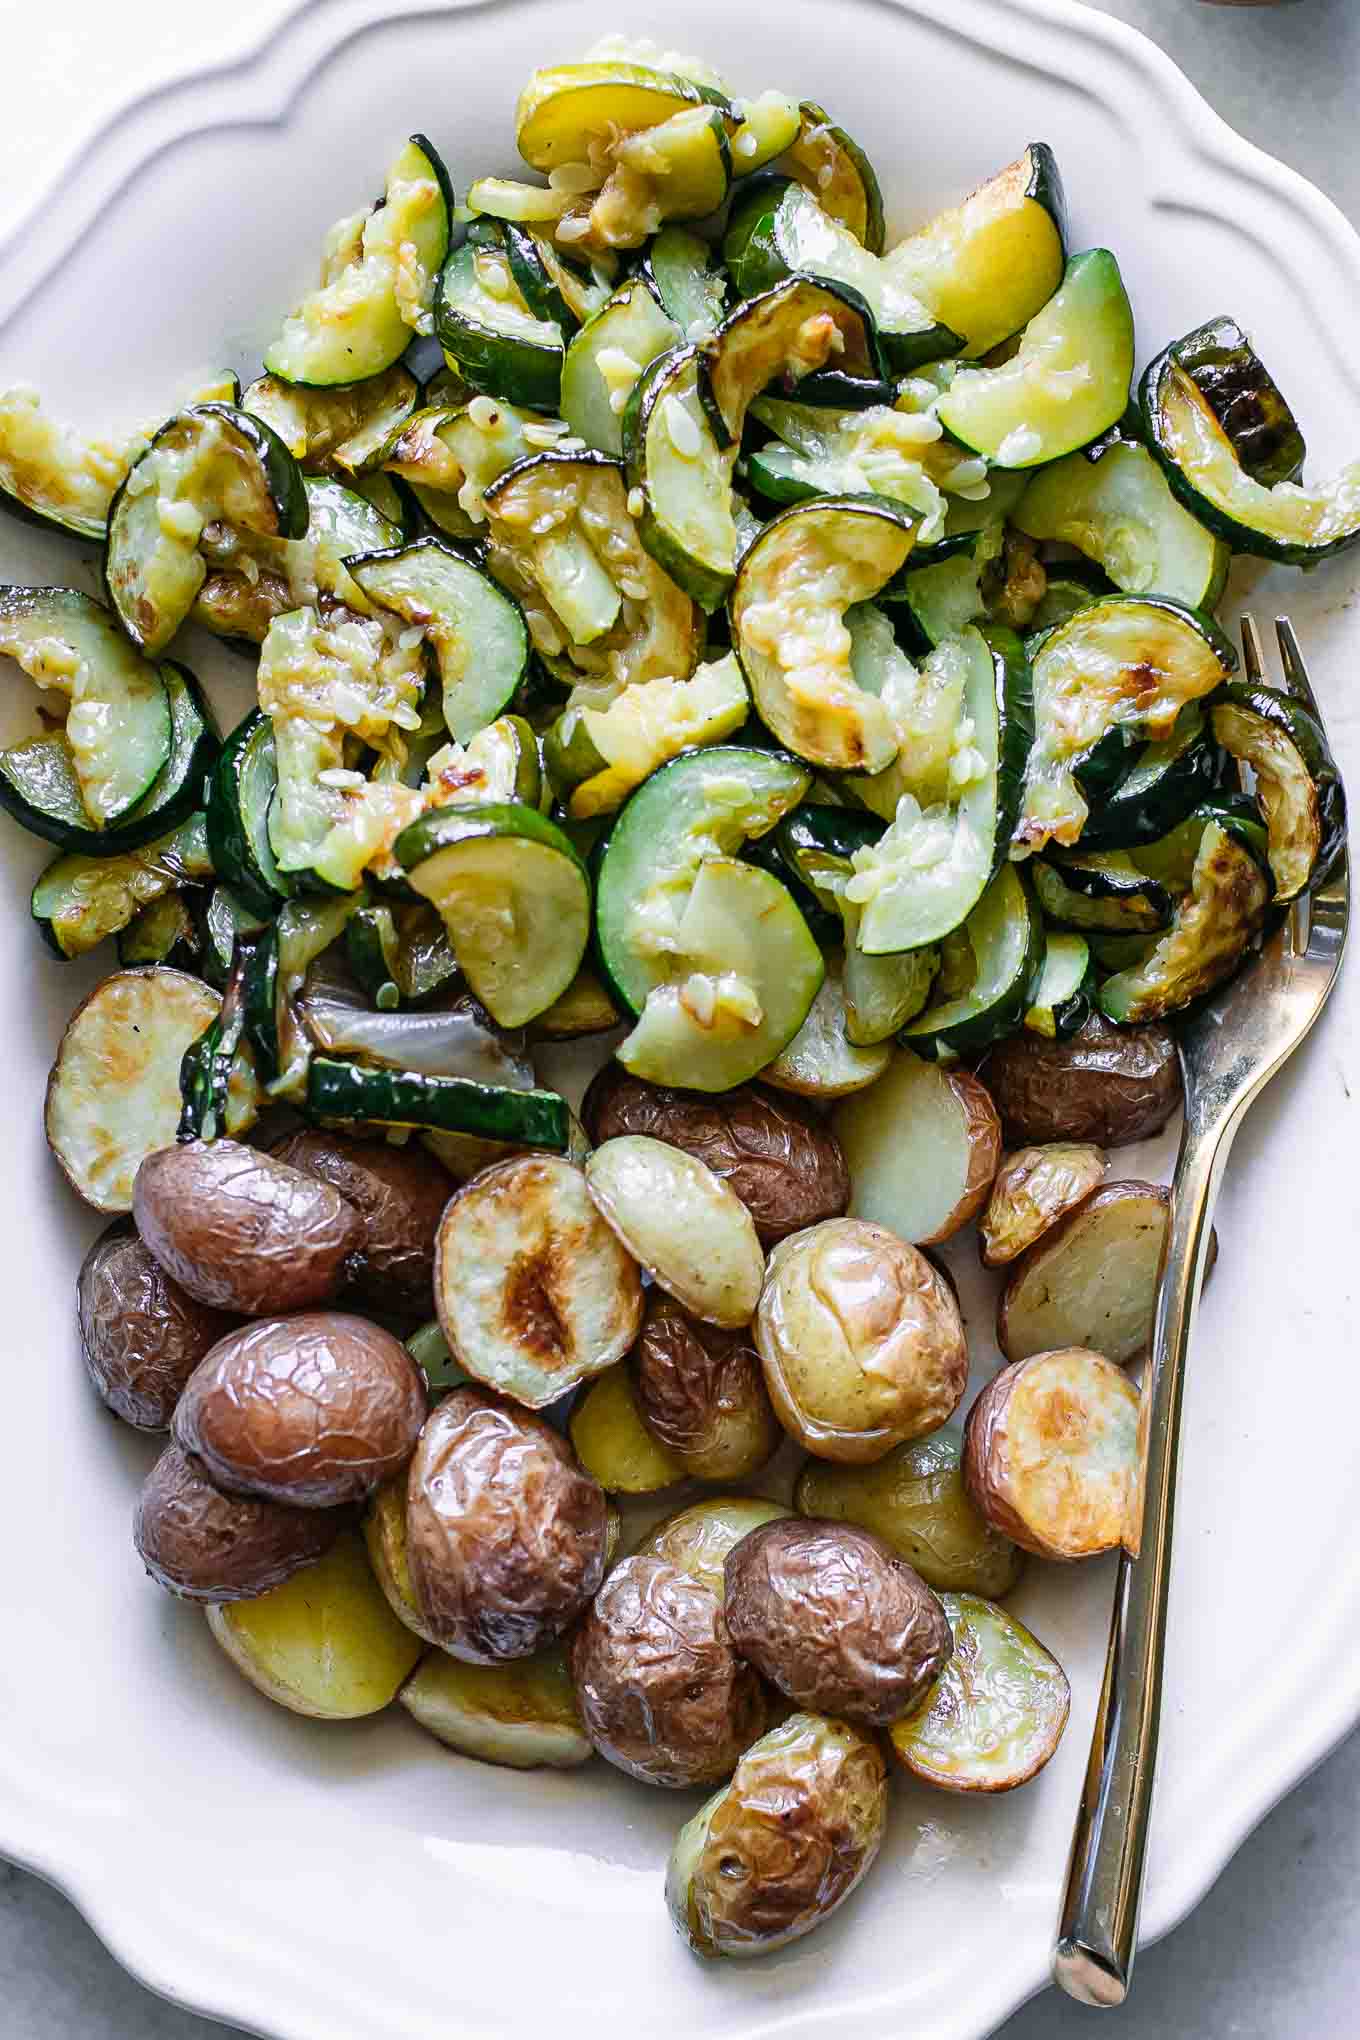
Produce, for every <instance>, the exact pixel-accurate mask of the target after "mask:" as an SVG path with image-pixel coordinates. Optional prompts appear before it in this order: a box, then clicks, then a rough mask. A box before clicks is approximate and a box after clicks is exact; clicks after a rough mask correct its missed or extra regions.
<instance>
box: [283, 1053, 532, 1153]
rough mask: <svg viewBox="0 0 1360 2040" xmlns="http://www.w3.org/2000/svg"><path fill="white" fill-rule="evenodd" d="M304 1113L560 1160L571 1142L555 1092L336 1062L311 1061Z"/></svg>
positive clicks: (316, 1057)
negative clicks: (497, 1143) (467, 1138)
mask: <svg viewBox="0 0 1360 2040" xmlns="http://www.w3.org/2000/svg"><path fill="white" fill-rule="evenodd" d="M307 1111H308V1113H309V1114H310V1116H311V1117H312V1118H314V1119H322V1120H338V1121H342V1122H343V1123H344V1124H345V1125H347V1126H356V1127H365V1126H373V1127H384V1128H385V1127H389V1126H406V1127H418V1128H420V1129H421V1130H422V1131H431V1132H435V1133H466V1134H473V1135H475V1136H476V1137H477V1138H478V1139H480V1140H504V1141H512V1142H513V1143H514V1144H515V1145H516V1146H517V1147H537V1148H547V1149H553V1150H556V1152H557V1153H558V1154H562V1153H565V1151H566V1149H567V1147H568V1145H569V1144H570V1138H571V1113H570V1111H569V1110H568V1108H567V1101H566V1099H565V1098H561V1097H559V1096H558V1094H557V1092H556V1091H539V1090H529V1091H522V1090H515V1089H512V1088H509V1087H507V1086H504V1085H499V1084H481V1083H477V1082H476V1081H474V1080H473V1079H472V1078H470V1077H440V1076H431V1075H429V1074H428V1073H427V1072H426V1071H424V1070H397V1069H375V1068H374V1067H373V1066H372V1065H371V1064H368V1063H362V1062H353V1061H350V1060H347V1059H346V1058H344V1057H341V1056H326V1055H314V1056H312V1058H311V1060H310V1061H309V1063H308V1065H307Z"/></svg>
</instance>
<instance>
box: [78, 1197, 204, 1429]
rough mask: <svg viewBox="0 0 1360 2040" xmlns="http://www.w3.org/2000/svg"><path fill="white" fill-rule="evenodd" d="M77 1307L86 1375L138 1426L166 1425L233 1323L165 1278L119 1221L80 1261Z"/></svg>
mask: <svg viewBox="0 0 1360 2040" xmlns="http://www.w3.org/2000/svg"><path fill="white" fill-rule="evenodd" d="M76 1309H77V1315H78V1317H79V1320H80V1343H81V1347H82V1350H83V1352H84V1355H85V1365H86V1368H87V1370H88V1372H89V1376H90V1380H91V1381H92V1382H93V1383H94V1386H95V1389H96V1390H97V1391H98V1394H99V1395H100V1397H101V1398H102V1400H103V1401H104V1402H105V1403H106V1404H107V1406H108V1408H109V1409H111V1410H112V1411H113V1413H114V1415H115V1416H118V1417H121V1418H122V1419H123V1422H124V1423H125V1424H132V1425H134V1426H135V1427H136V1428H137V1429H138V1430H139V1431H166V1430H168V1429H169V1428H170V1419H171V1417H172V1416H173V1415H174V1412H175V1404H176V1403H177V1402H178V1401H179V1398H180V1395H181V1393H182V1391H183V1388H184V1384H185V1382H186V1381H187V1380H188V1379H189V1376H190V1375H191V1374H192V1373H193V1371H194V1369H195V1368H196V1367H197V1365H198V1363H199V1361H200V1360H201V1359H202V1358H203V1356H204V1354H205V1353H206V1352H207V1351H208V1350H209V1348H210V1347H212V1346H215V1345H216V1344H217V1341H218V1340H219V1339H221V1338H223V1337H225V1335H226V1334H227V1333H228V1332H229V1331H230V1330H231V1328H232V1325H233V1323H234V1320H233V1319H232V1318H231V1317H230V1316H228V1314H227V1313H226V1312H225V1311H220V1310H213V1309H211V1308H210V1307H209V1305H207V1304H206V1303H200V1302H199V1301H198V1299H197V1298H196V1297H193V1296H190V1295H189V1294H188V1293H187V1291H185V1290H183V1289H181V1288H180V1286H179V1284H178V1283H177V1282H172V1281H171V1280H170V1277H169V1276H168V1275H167V1274H166V1272H165V1270H164V1269H163V1268H162V1267H161V1264H160V1262H159V1261H158V1260H157V1259H156V1257H155V1255H154V1254H153V1253H152V1252H151V1250H150V1248H149V1247H147V1246H146V1245H145V1244H144V1242H143V1241H141V1240H139V1239H138V1237H137V1235H136V1233H135V1232H134V1231H133V1230H132V1227H131V1226H130V1225H129V1223H128V1221H127V1220H126V1219H119V1220H117V1221H116V1222H115V1223H114V1224H113V1225H111V1226H110V1227H109V1229H108V1231H107V1232H105V1233H101V1234H100V1236H99V1238H98V1239H97V1240H96V1241H95V1243H94V1245H93V1246H92V1247H91V1248H90V1251H89V1253H88V1254H87V1255H86V1256H85V1259H84V1261H83V1262H82V1263H81V1269H80V1274H79V1276H78V1278H77V1281H76Z"/></svg>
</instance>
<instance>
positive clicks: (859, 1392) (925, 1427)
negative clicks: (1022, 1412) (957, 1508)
mask: <svg viewBox="0 0 1360 2040" xmlns="http://www.w3.org/2000/svg"><path fill="white" fill-rule="evenodd" d="M753 1331H754V1334H755V1342H756V1350H757V1351H758V1352H759V1354H760V1358H761V1363H762V1365H763V1366H764V1369H765V1386H766V1387H767V1388H768V1390H769V1392H770V1400H771V1402H772V1403H773V1404H774V1408H775V1414H776V1415H777V1416H778V1418H779V1421H780V1423H781V1424H782V1425H783V1426H784V1429H785V1430H786V1431H787V1432H788V1433H789V1435H790V1436H791V1437H793V1438H796V1439H797V1440H798V1441H799V1443H800V1444H801V1445H803V1446H804V1447H805V1449H806V1450H807V1451H809V1452H812V1453H814V1454H816V1456H817V1457H818V1458H821V1459H838V1460H843V1461H846V1462H847V1463H855V1464H864V1463H867V1462H868V1461H870V1460H874V1459H881V1458H882V1457H883V1455H884V1454H885V1453H886V1452H890V1451H891V1450H892V1448H893V1446H894V1445H901V1444H904V1443H906V1441H907V1440H908V1439H911V1438H919V1437H920V1436H921V1435H922V1434H923V1433H924V1432H926V1431H933V1430H935V1429H936V1428H937V1427H938V1426H939V1425H940V1424H943V1423H947V1422H948V1420H949V1418H950V1417H951V1416H952V1415H953V1413H954V1411H955V1410H956V1409H957V1408H958V1405H959V1402H960V1400H961V1398H962V1396H963V1392H964V1389H965V1388H966V1387H967V1384H968V1346H967V1341H966V1339H965V1337H964V1331H963V1320H962V1318H961V1316H960V1315H959V1307H958V1304H957V1302H956V1301H955V1298H954V1295H953V1291H952V1289H951V1287H950V1285H949V1284H948V1283H947V1282H945V1281H943V1280H942V1279H941V1277H940V1275H939V1273H938V1272H937V1270H936V1269H935V1268H934V1266H933V1265H932V1264H931V1262H930V1261H929V1260H928V1259H927V1258H926V1256H925V1255H924V1254H923V1253H921V1252H920V1250H919V1249H918V1248H916V1247H911V1246H908V1245H907V1243H906V1242H905V1241H904V1240H900V1239H899V1238H898V1237H897V1235H896V1233H891V1232H889V1231H888V1230H887V1228H886V1227H885V1226H880V1225H872V1224H870V1223H869V1222H868V1221H867V1220H866V1219H858V1218H836V1219H828V1220H827V1221H826V1222H825V1223H824V1224H822V1225H818V1226H810V1227H809V1228H808V1230H807V1231H806V1232H802V1233H795V1234H794V1236H793V1237H792V1239H788V1240H784V1241H782V1242H781V1243H780V1245H779V1246H777V1247H776V1248H775V1250H774V1252H773V1253H772V1254H771V1256H770V1259H769V1262H768V1265H767V1267H766V1271H765V1287H764V1290H763V1291H762V1293H761V1298H760V1305H759V1308H758V1309H757V1311H756V1316H755V1324H754V1326H753Z"/></svg>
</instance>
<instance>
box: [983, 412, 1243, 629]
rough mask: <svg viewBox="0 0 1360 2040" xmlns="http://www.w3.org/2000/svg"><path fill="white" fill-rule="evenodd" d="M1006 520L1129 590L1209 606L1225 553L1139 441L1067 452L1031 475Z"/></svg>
mask: <svg viewBox="0 0 1360 2040" xmlns="http://www.w3.org/2000/svg"><path fill="white" fill-rule="evenodd" d="M1012 522H1013V523H1014V524H1015V525H1016V526H1017V527H1018V528H1019V530H1021V531H1024V532H1027V533H1028V534H1029V536H1030V537H1031V538H1038V539H1056V540H1060V541H1061V542H1062V543H1063V544H1064V545H1074V546H1076V547H1077V549H1078V551H1079V552H1083V553H1085V554H1086V556H1087V558H1088V559H1091V560H1094V561H1095V562H1096V564H1097V566H1099V567H1101V568H1103V570H1104V571H1105V573H1106V574H1108V575H1109V577H1110V579H1111V581H1113V583H1114V585H1115V587H1116V588H1120V589H1122V590H1123V591H1124V592H1125V594H1130V595H1169V596H1171V598H1172V599H1173V600H1174V601H1176V602H1184V603H1187V604H1188V605H1189V607H1190V608H1191V609H1203V610H1206V611H1209V612H1210V613H1212V611H1213V610H1214V609H1215V608H1216V607H1217V605H1218V601H1219V598H1220V596H1221V595H1222V593H1223V585H1224V582H1225V581H1226V580H1227V578H1228V567H1229V564H1230V562H1231V558H1232V555H1231V552H1230V550H1229V547H1228V545H1227V543H1226V542H1225V541H1224V540H1223V539H1221V538H1216V537H1215V536H1214V534H1213V532H1211V531H1210V530H1209V529H1208V527H1207V526H1206V525H1203V524H1201V523H1200V521H1199V519H1198V518H1197V517H1193V516H1191V514H1190V512H1189V511H1188V510H1187V509H1186V508H1185V506H1184V505H1183V504H1182V503H1180V502H1178V501H1177V499H1176V497H1175V496H1174V495H1173V494H1172V492H1171V488H1170V485H1169V484H1168V482H1167V479H1166V476H1165V474H1164V473H1163V471H1162V469H1161V467H1160V466H1159V464H1158V463H1157V461H1156V460H1154V458H1153V456H1152V455H1151V454H1150V453H1149V452H1148V450H1147V448H1146V447H1145V446H1131V445H1126V444H1120V445H1116V446H1111V447H1108V448H1107V449H1106V450H1105V452H1103V453H1102V454H1101V457H1100V459H1099V460H1094V461H1093V460H1088V459H1087V458H1086V456H1085V454H1082V453H1072V454H1069V455H1068V456H1067V458H1066V459H1065V460H1060V461H1057V462H1055V463H1054V465H1053V466H1052V467H1049V468H1045V469H1043V470H1042V472H1041V473H1039V474H1037V475H1036V476H1035V477H1034V480H1033V481H1032V482H1031V483H1030V485H1029V487H1028V488H1027V489H1026V491H1025V493H1024V495H1023V496H1022V497H1021V499H1020V506H1019V508H1018V509H1017V510H1016V511H1015V513H1014V516H1013V518H1012Z"/></svg>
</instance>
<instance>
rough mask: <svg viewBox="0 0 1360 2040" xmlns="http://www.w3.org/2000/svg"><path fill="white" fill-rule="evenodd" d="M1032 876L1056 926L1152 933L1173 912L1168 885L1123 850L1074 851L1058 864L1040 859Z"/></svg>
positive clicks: (1119, 933)
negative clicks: (1146, 870)
mask: <svg viewBox="0 0 1360 2040" xmlns="http://www.w3.org/2000/svg"><path fill="white" fill-rule="evenodd" d="M1032 875H1033V879H1034V890H1035V893H1036V894H1037V895H1038V900H1039V905H1040V906H1041V907H1042V908H1043V910H1044V913H1045V914H1046V915H1047V917H1048V919H1049V920H1050V921H1055V922H1056V923H1057V924H1058V926H1059V927H1060V928H1081V929H1086V928H1099V929H1102V930H1104V931H1105V932H1106V933H1108V934H1115V935H1132V934H1136V933H1139V932H1147V933H1149V934H1150V933H1153V932H1154V931H1155V930H1157V929H1159V928H1165V927H1166V926H1167V925H1168V924H1169V922H1170V920H1171V915H1172V912H1173V910H1174V905H1175V902H1174V901H1173V899H1172V896H1171V894H1170V893H1169V892H1168V891H1167V889H1166V887H1165V886H1164V885H1162V884H1161V883H1159V881H1158V880H1156V879H1155V878H1150V877H1149V876H1148V875H1147V873H1146V872H1143V871H1140V870H1139V869H1138V867H1137V865H1136V864H1134V862H1133V861H1132V859H1131V858H1130V856H1129V854H1128V852H1127V851H1126V850H1092V851H1089V852H1088V851H1080V850H1073V851H1069V852H1068V853H1067V854H1066V855H1065V856H1064V857H1063V858H1062V860H1061V862H1059V861H1058V860H1057V859H1056V858H1055V859H1052V860H1050V859H1048V858H1044V857H1038V858H1036V859H1035V861H1034V865H1033V867H1032Z"/></svg>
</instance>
